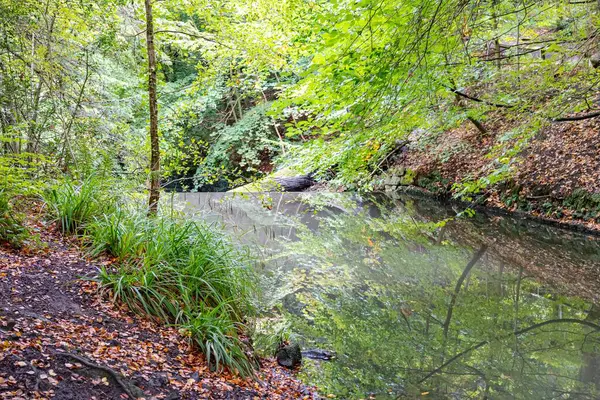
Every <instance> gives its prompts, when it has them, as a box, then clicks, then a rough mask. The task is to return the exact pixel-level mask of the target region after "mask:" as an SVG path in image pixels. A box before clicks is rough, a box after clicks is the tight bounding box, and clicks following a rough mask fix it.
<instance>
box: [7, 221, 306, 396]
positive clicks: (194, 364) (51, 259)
mask: <svg viewBox="0 0 600 400" xmlns="http://www.w3.org/2000/svg"><path fill="white" fill-rule="evenodd" d="M35 229H36V230H37V231H38V233H39V234H40V236H41V239H42V241H43V242H46V243H48V248H47V249H45V250H44V251H43V252H40V253H37V254H30V255H28V254H23V253H22V252H16V251H13V250H8V249H2V248H0V399H38V398H39V399H43V398H55V399H86V400H87V399H127V398H131V397H132V396H134V397H137V396H139V397H140V398H146V399H171V400H175V399H198V398H209V399H295V398H311V399H313V398H317V396H316V395H315V394H314V393H313V392H312V391H311V390H310V389H308V388H306V387H305V386H304V385H302V384H301V383H300V382H299V381H297V380H296V379H295V378H294V377H293V376H291V375H290V373H289V372H287V371H285V370H282V369H281V368H279V367H278V366H276V364H275V363H274V361H273V360H263V362H262V365H263V368H262V369H261V372H260V373H259V380H257V381H251V380H243V379H240V378H237V377H234V376H232V375H231V374H229V373H223V374H215V373H212V372H210V371H209V370H208V368H207V366H206V363H205V362H204V359H203V357H202V355H201V354H198V353H196V352H193V351H191V350H190V349H189V348H188V345H187V343H186V341H185V340H184V339H183V338H182V337H181V335H180V334H179V333H178V332H177V331H176V330H175V329H172V328H165V327H161V326H159V325H156V324H154V323H152V322H150V321H147V320H144V319H141V318H139V317H137V316H135V315H132V314H130V313H128V312H127V311H126V310H124V309H122V308H121V309H119V308H118V307H116V306H114V305H113V304H111V303H110V302H109V301H107V300H106V299H102V298H100V297H99V296H98V295H97V288H96V284H95V283H94V282H90V281H85V280H82V279H80V277H82V276H88V277H91V276H93V275H94V274H95V271H96V269H97V268H98V265H94V264H93V263H89V262H86V261H85V260H84V258H83V256H82V254H81V253H80V252H79V250H77V248H76V246H74V245H72V244H69V243H67V242H66V241H65V240H64V239H62V238H61V237H59V236H58V235H56V234H54V233H52V232H51V231H50V230H48V229H47V228H46V227H44V226H43V225H41V224H39V225H38V226H37V227H35Z"/></svg>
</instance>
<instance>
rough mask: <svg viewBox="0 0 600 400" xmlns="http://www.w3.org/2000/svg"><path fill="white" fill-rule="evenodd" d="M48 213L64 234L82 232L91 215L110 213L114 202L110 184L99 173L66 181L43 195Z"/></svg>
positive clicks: (92, 216)
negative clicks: (79, 180)
mask: <svg viewBox="0 0 600 400" xmlns="http://www.w3.org/2000/svg"><path fill="white" fill-rule="evenodd" d="M43 198H44V201H45V202H46V204H47V206H48V211H49V215H50V216H51V218H52V219H53V220H54V221H55V222H56V223H57V224H58V227H59V229H60V230H61V232H63V233H67V234H72V233H78V232H81V230H82V228H83V226H84V225H85V224H86V223H88V222H91V221H92V219H93V218H94V217H97V216H100V215H102V214H104V213H109V212H110V207H111V205H112V203H113V199H112V196H111V190H110V183H108V182H107V181H106V180H105V178H104V177H102V176H99V175H93V174H92V175H89V176H88V177H87V178H86V179H85V180H83V181H82V182H78V181H74V180H70V179H68V180H65V181H62V182H61V183H60V184H58V185H55V186H54V187H52V188H50V189H49V190H47V191H46V192H45V193H44V195H43Z"/></svg>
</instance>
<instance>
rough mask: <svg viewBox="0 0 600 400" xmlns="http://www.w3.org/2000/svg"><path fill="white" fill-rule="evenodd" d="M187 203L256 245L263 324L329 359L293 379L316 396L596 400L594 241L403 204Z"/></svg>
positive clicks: (318, 198)
mask: <svg viewBox="0 0 600 400" xmlns="http://www.w3.org/2000/svg"><path fill="white" fill-rule="evenodd" d="M188 196H190V195H188ZM198 196H199V197H198V198H193V197H188V198H187V200H188V201H190V198H192V200H191V203H193V204H195V205H193V206H192V207H197V208H201V209H204V210H206V209H211V212H212V213H213V215H214V216H218V217H219V219H221V220H222V221H223V222H225V224H226V225H227V226H229V227H230V228H235V229H236V230H238V231H243V232H245V233H246V235H245V238H246V239H247V240H250V238H252V240H250V242H252V241H253V240H255V241H257V242H258V244H260V245H261V248H262V249H263V253H262V254H263V257H264V258H263V260H264V261H265V264H264V265H263V267H261V271H263V280H262V282H263V286H264V287H265V293H266V295H267V296H266V298H265V299H264V302H263V306H264V308H265V315H268V316H269V317H270V318H273V315H274V314H277V315H279V318H284V319H286V320H288V321H289V322H290V323H291V329H292V330H293V331H294V333H296V334H297V335H298V336H299V338H300V340H301V341H302V342H303V345H304V347H311V348H313V347H316V348H326V349H328V350H333V351H335V352H336V354H337V357H336V359H335V360H333V361H328V362H315V361H308V362H307V363H306V364H305V366H304V367H303V369H302V372H301V375H302V376H303V377H304V379H306V381H307V382H309V383H311V384H315V385H318V386H319V388H320V389H321V390H322V392H323V393H324V394H330V393H331V394H335V395H336V396H338V398H366V397H368V396H371V395H375V396H376V398H413V397H415V396H418V397H422V396H427V398H440V399H446V398H458V399H463V398H479V399H505V398H506V399H508V398H510V399H567V398H568V399H597V398H599V397H600V388H599V387H598V385H599V383H598V382H600V349H599V346H600V342H599V338H600V308H599V307H597V306H596V301H597V298H596V297H595V296H596V294H597V293H600V291H599V290H598V288H599V287H600V285H598V275H599V274H598V272H599V268H600V241H599V240H597V239H595V238H592V237H588V236H585V235H582V234H576V233H572V232H566V231H562V230H559V229H553V228H549V227H547V226H541V225H538V224H535V223H528V222H525V221H520V220H515V219H511V218H505V217H502V218H501V217H492V218H488V217H485V216H483V215H480V214H478V215H476V216H475V217H474V218H455V215H456V213H455V212H453V211H452V210H451V209H450V208H449V207H448V206H445V205H443V204H440V203H437V202H433V201H431V200H424V199H413V198H408V197H401V198H399V199H390V198H387V197H381V196H370V197H366V198H365V197H362V198H361V197H358V196H353V195H349V194H322V193H307V194H269V195H264V194H263V195H260V196H259V195H256V196H250V197H246V198H236V197H230V196H228V195H225V196H223V197H220V198H218V199H215V198H214V196H215V195H214V194H212V195H211V196H213V197H212V198H211V199H209V200H207V198H206V197H202V196H208V195H198ZM211 201H212V203H211ZM265 202H267V203H268V204H265ZM208 203H211V204H212V205H211V206H210V207H207V204H208ZM265 246H266V248H267V249H268V251H267V252H266V253H265V252H264V248H265ZM278 305H279V306H278ZM279 310H282V311H281V312H279Z"/></svg>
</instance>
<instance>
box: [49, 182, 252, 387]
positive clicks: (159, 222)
mask: <svg viewBox="0 0 600 400" xmlns="http://www.w3.org/2000/svg"><path fill="white" fill-rule="evenodd" d="M105 182H106V180H104V179H100V178H99V177H94V176H92V177H89V178H88V179H86V180H85V181H83V182H80V183H77V182H66V183H64V184H62V185H59V186H57V187H55V188H54V189H53V190H51V191H49V192H48V193H47V194H46V196H45V199H46V202H47V203H48V209H49V210H50V215H51V217H52V218H53V219H54V220H56V221H57V222H58V224H59V227H60V229H61V231H63V232H64V233H78V234H81V235H82V237H83V238H84V242H85V243H86V244H87V246H88V250H89V253H90V254H91V255H92V256H98V255H100V254H107V255H110V256H112V257H115V258H116V260H117V263H116V264H115V265H116V267H111V268H103V269H101V270H100V271H99V274H98V279H99V281H100V283H101V290H102V291H103V292H105V293H107V294H110V295H111V296H112V298H113V300H114V301H118V302H122V303H124V304H126V305H127V306H128V307H129V308H130V309H131V310H132V311H134V312H136V313H139V314H144V315H148V316H151V317H153V318H155V319H157V320H160V321H162V322H163V323H165V324H168V325H173V326H176V327H178V328H179V329H181V330H182V331H183V332H185V334H186V336H187V338H188V339H189V341H190V343H191V344H192V345H194V346H196V347H197V348H198V349H200V350H201V351H202V352H203V353H204V355H205V356H206V360H207V362H208V364H209V365H210V366H211V367H213V368H214V369H217V370H218V369H220V368H222V367H224V366H226V367H229V368H230V369H232V370H235V371H238V372H239V373H240V374H242V375H244V376H248V375H252V374H253V371H254V369H255V367H256V365H255V362H254V361H253V359H252V357H249V356H248V355H247V353H248V352H249V349H247V348H246V346H245V345H244V343H243V341H242V340H241V337H240V335H242V334H243V333H244V332H246V327H245V326H244V324H243V322H244V320H245V318H246V317H247V316H249V315H251V314H253V312H254V310H253V308H252V306H251V298H252V296H253V294H254V290H255V288H256V285H255V282H254V276H253V273H252V270H251V269H250V267H249V266H250V262H249V259H248V255H247V254H246V253H244V252H243V251H241V250H238V249H236V247H235V246H233V245H232V244H231V243H230V242H229V241H228V240H227V237H226V236H224V234H223V233H221V232H220V231H219V230H217V229H214V228H213V227H211V226H208V225H206V224H204V223H202V222H199V221H194V220H190V219H186V218H185V217H184V216H182V215H179V214H177V213H176V212H173V210H170V212H168V215H163V214H162V213H159V215H157V216H152V217H149V216H148V215H147V210H146V209H136V208H135V207H133V206H132V204H133V202H131V201H129V202H126V201H123V200H117V196H114V195H111V194H110V193H111V192H112V193H114V192H115V191H116V190H115V188H118V187H119V183H118V182H114V181H112V182H111V184H110V185H106V184H105ZM119 198H123V196H119Z"/></svg>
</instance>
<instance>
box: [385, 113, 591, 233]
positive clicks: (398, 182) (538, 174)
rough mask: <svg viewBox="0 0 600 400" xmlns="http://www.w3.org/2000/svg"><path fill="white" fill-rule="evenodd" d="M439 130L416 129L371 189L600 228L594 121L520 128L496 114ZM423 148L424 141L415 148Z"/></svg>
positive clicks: (582, 227) (586, 228)
mask: <svg viewBox="0 0 600 400" xmlns="http://www.w3.org/2000/svg"><path fill="white" fill-rule="evenodd" d="M484 123H485V128H486V133H485V134H482V132H481V131H480V130H479V129H478V128H477V127H476V126H475V125H473V124H472V123H470V122H469V121H466V122H464V123H463V124H461V125H460V126H458V127H457V128H455V129H452V130H448V131H445V132H443V133H441V134H440V133H437V134H432V133H427V132H424V131H423V132H419V133H415V134H414V135H412V137H411V138H409V141H407V142H406V144H405V145H403V146H402V149H401V150H400V151H397V152H396V154H395V155H393V156H391V157H390V159H389V162H388V163H387V164H385V165H382V170H384V171H383V172H382V173H380V174H379V175H378V176H377V177H376V178H374V187H375V188H376V189H378V190H382V191H386V192H394V191H397V190H400V191H403V190H407V188H411V187H413V188H417V189H418V190H424V191H426V192H427V193H429V194H432V195H434V196H438V197H442V198H446V199H454V198H458V199H461V200H462V201H463V203H462V204H466V205H468V206H470V207H472V208H476V207H485V208H486V209H489V210H492V211H493V212H500V211H506V212H510V213H513V214H514V215H518V216H522V217H523V216H526V217H530V218H533V219H536V220H538V221H543V222H546V223H549V224H554V225H561V226H566V227H570V228H573V229H578V230H584V231H593V232H598V231H600V121H598V120H596V119H589V120H583V121H572V122H560V123H547V124H545V125H543V126H542V127H540V128H537V129H534V128H530V129H531V132H530V133H528V134H524V133H523V132H526V131H527V129H529V128H528V126H527V123H526V121H523V120H515V119H512V120H511V119H510V115H508V114H507V113H503V112H500V111H496V112H494V113H490V115H488V116H487V117H486V120H485V121H484ZM423 143H427V144H426V145H423Z"/></svg>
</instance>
